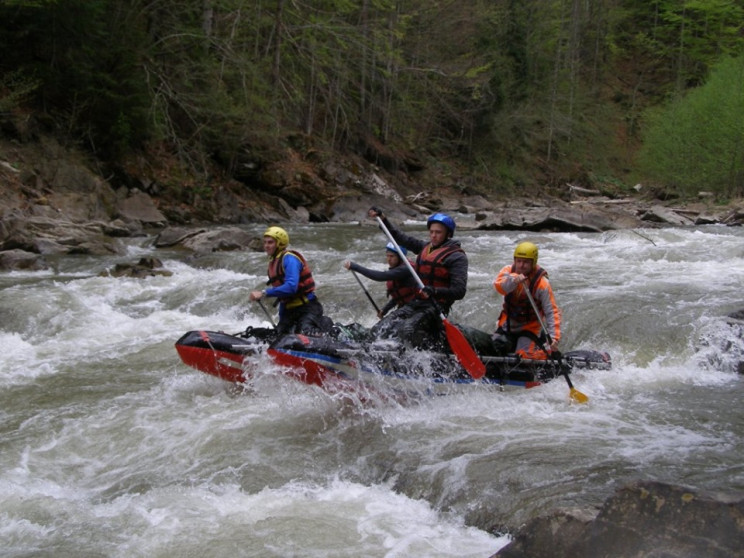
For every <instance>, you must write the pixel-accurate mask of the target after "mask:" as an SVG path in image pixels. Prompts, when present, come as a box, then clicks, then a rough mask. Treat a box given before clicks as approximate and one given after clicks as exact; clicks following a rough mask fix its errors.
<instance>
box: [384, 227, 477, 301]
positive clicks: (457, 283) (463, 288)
mask: <svg viewBox="0 0 744 558" xmlns="http://www.w3.org/2000/svg"><path fill="white" fill-rule="evenodd" d="M382 222H383V223H384V225H385V226H386V227H387V229H388V230H389V231H390V234H391V235H392V237H393V238H394V239H395V241H396V242H397V243H398V244H399V245H401V246H404V247H406V248H407V249H408V250H410V251H411V252H413V253H414V254H420V253H421V252H422V251H423V250H424V248H426V247H427V246H429V245H430V244H431V242H429V241H426V240H420V239H418V238H416V237H413V236H410V235H408V234H406V233H404V232H401V231H399V230H398V229H396V228H395V227H394V226H392V225H391V224H390V223H389V222H388V220H387V219H383V220H382ZM441 246H456V247H457V248H460V242H459V241H457V240H452V239H451V238H450V239H449V240H447V241H445V242H443V243H442V245H441ZM443 264H444V266H445V267H446V268H447V271H448V273H449V286H448V287H437V288H436V297H437V298H442V299H445V300H446V301H447V302H446V304H447V306H449V305H451V304H452V303H453V302H454V301H455V300H461V299H463V298H465V293H466V292H467V290H468V256H467V255H466V254H465V252H463V251H457V252H453V253H451V254H449V255H448V256H447V257H446V258H445V260H444V262H443Z"/></svg>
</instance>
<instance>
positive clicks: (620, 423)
mask: <svg viewBox="0 0 744 558" xmlns="http://www.w3.org/2000/svg"><path fill="white" fill-rule="evenodd" d="M264 227H265V225H261V226H255V227H248V228H249V229H250V230H251V231H253V232H255V233H256V235H257V236H259V235H260V233H261V232H262V231H263V229H264ZM418 230H420V231H421V235H422V236H423V235H424V232H423V227H418ZM289 232H290V235H291V237H292V244H293V246H294V247H296V248H298V249H300V250H302V251H303V253H304V254H305V255H306V256H307V257H308V259H309V260H310V262H311V263H312V264H313V267H314V273H315V276H316V280H317V282H318V283H319V288H318V293H319V296H320V299H321V300H322V302H323V303H324V305H325V307H326V313H327V314H329V315H330V316H332V317H333V318H335V319H336V320H337V321H340V322H342V323H350V322H355V321H356V322H360V323H362V324H365V325H372V324H373V323H374V310H373V309H372V306H371V305H370V304H369V302H368V301H367V299H366V297H365V296H364V293H363V292H362V290H361V289H360V287H359V285H358V284H357V282H356V281H355V279H354V277H353V276H352V275H351V274H350V273H349V272H347V271H345V270H344V269H343V267H342V263H343V261H344V260H345V259H347V258H349V257H351V258H352V259H354V260H355V261H358V262H360V263H362V264H363V265H368V266H377V267H378V268H379V269H383V268H384V267H385V266H384V263H383V262H384V252H383V250H384V245H385V237H384V235H383V234H382V233H381V232H380V231H379V230H378V229H377V228H376V227H375V226H373V225H372V224H364V225H363V226H360V225H309V226H302V227H291V228H289ZM459 236H460V238H461V240H462V242H463V245H464V247H465V249H466V250H467V252H468V254H469V257H470V275H469V290H468V294H467V296H466V298H465V300H463V301H461V302H459V303H458V304H456V306H455V307H454V309H453V313H452V315H451V319H452V320H453V321H459V322H462V323H466V324H468V325H472V326H476V327H479V328H482V329H487V330H491V329H492V328H493V323H494V321H495V319H496V317H497V314H498V309H499V307H500V304H501V300H500V298H499V297H498V295H497V294H496V293H495V291H494V290H493V289H492V287H491V282H492V280H493V278H494V276H495V274H496V272H497V271H498V269H500V267H501V266H502V265H503V264H504V263H506V262H508V261H510V259H511V254H512V251H513V249H514V246H515V243H516V242H518V241H521V240H531V241H534V242H536V243H537V244H538V245H539V246H540V263H541V264H542V265H543V266H544V267H546V268H547V269H548V270H549V272H550V277H551V281H552V284H553V286H554V289H555V291H556V297H557V300H558V303H559V305H560V306H561V307H562V308H563V314H564V331H565V334H564V339H563V343H562V348H563V350H568V349H579V348H592V349H598V350H605V351H608V352H609V353H610V354H611V355H612V357H613V362H614V368H613V370H611V371H595V372H577V373H576V374H574V375H573V382H574V385H575V387H576V388H577V389H578V390H580V391H581V392H582V393H584V394H586V395H587V396H588V397H589V402H588V403H587V404H585V405H577V404H570V402H569V398H568V393H569V392H568V388H567V386H566V383H565V382H564V381H563V380H562V379H559V380H556V381H554V382H551V383H550V384H548V385H545V386H541V387H539V388H535V389H532V390H522V391H512V392H506V393H501V392H498V391H485V390H483V391H473V392H470V393H467V394H453V395H448V396H444V397H436V398H423V399H421V400H418V401H409V402H406V403H402V402H397V403H393V402H382V401H366V402H364V403H362V402H359V401H357V400H355V399H354V398H351V397H348V396H347V397H341V396H331V395H328V394H327V393H325V392H323V391H321V390H320V389H318V388H315V387H309V386H306V385H303V384H300V383H298V382H295V381H293V380H289V379H285V378H283V377H282V376H281V375H280V374H279V373H278V372H277V370H275V369H272V367H271V366H269V365H267V366H266V367H264V369H263V372H262V373H261V375H260V376H259V377H258V378H257V379H256V381H255V383H254V385H253V386H252V387H251V388H250V389H236V388H234V387H232V386H231V385H230V384H228V383H226V382H223V381H221V380H219V379H216V378H213V377H210V376H207V375H205V374H202V373H201V372H198V371H196V370H193V369H191V368H188V367H186V366H185V365H183V364H181V363H180V360H179V358H178V356H177V354H176V352H175V350H174V347H173V343H174V341H176V339H177V338H178V337H180V335H181V334H182V333H184V332H186V331H187V330H190V329H203V328H206V329H219V330H224V331H227V332H233V333H234V332H238V331H241V330H243V329H244V328H245V327H246V326H249V325H253V326H258V325H267V324H268V322H267V320H266V316H265V315H264V313H263V312H262V311H261V308H260V307H258V306H255V305H254V306H251V305H250V304H249V303H248V302H247V299H248V292H249V290H251V289H254V288H257V287H259V286H261V285H262V284H263V281H264V277H265V269H266V258H265V256H264V254H263V253H253V252H232V253H218V254H213V255H208V256H203V257H199V258H194V257H191V256H190V254H189V253H187V252H183V251H177V250H156V249H154V248H152V243H153V238H138V239H129V240H128V241H127V242H128V254H127V256H125V257H108V258H103V257H84V256H76V257H65V258H63V259H60V260H58V261H55V262H53V263H54V270H53V271H40V272H33V273H31V272H28V273H26V272H24V273H21V272H13V273H5V274H2V275H0V315H1V316H2V321H1V322H0V347H1V348H2V351H1V354H0V417H1V419H2V420H1V421H0V424H1V426H0V429H1V430H0V432H1V437H0V502H2V505H1V506H0V556H3V557H8V556H14V557H15V556H18V557H20V556H24V557H25V556H35V557H36V556H54V557H66V556H69V557H92V556H116V557H130V556H147V557H153V556H156V557H157V556H161V557H166V556H181V557H188V556H193V557H203V556H210V557H235V556H262V557H263V556H277V557H279V556H281V557H286V556H303V557H312V556H317V557H346V556H350V557H351V556H354V557H357V556H365V557H366V556H369V557H377V556H389V557H394V556H400V557H404V556H405V557H410V556H416V557H419V556H420V557H440V556H441V557H444V556H452V557H455V556H456V557H465V556H473V557H483V558H485V557H487V556H490V555H491V554H493V553H494V552H496V551H497V550H498V549H499V548H501V547H502V546H504V545H505V544H506V543H507V542H508V541H509V533H514V532H515V531H516V529H517V528H518V527H519V526H520V525H522V524H524V523H525V522H526V521H527V520H529V519H530V518H532V517H535V516H537V515H539V514H543V513H547V512H549V511H551V510H554V509H556V508H565V507H582V508H591V507H596V506H599V505H601V503H602V502H603V501H604V500H605V499H606V498H607V497H609V496H610V495H612V494H613V493H614V491H615V490H616V489H617V488H618V487H621V486H623V485H625V484H626V483H628V482H631V481H634V480H638V479H643V480H658V481H664V482H671V483H680V484H684V485H687V486H689V487H692V488H695V489H699V490H720V491H724V492H725V491H730V490H742V489H744V446H743V442H742V439H743V438H742V437H743V435H744V407H742V399H743V397H744V377H743V376H740V375H739V374H737V371H736V365H737V363H738V361H739V360H744V357H743V356H742V353H744V342H742V340H741V339H740V338H739V337H738V336H737V333H739V334H740V333H741V329H739V328H737V327H736V326H730V325H728V324H727V323H726V321H725V319H724V316H725V315H726V314H727V313H729V312H732V311H735V310H738V309H741V308H744V297H742V285H744V242H743V240H744V229H742V228H725V227H705V228H691V229H663V230H650V229H644V230H636V231H615V232H607V233H604V234H565V233H564V234H547V233H535V234H528V233H516V232H477V231H472V232H469V231H464V232H462V233H461V234H459ZM142 256H156V257H158V258H160V259H161V260H162V261H163V263H164V265H165V267H166V268H167V269H168V270H170V271H172V272H173V275H172V276H171V277H153V278H148V279H140V280H137V279H114V278H107V277H99V276H98V274H99V273H100V272H101V271H103V270H104V269H107V268H110V267H112V266H113V265H114V264H116V263H133V262H136V261H137V260H138V259H139V258H140V257H142ZM363 281H365V284H366V285H367V286H368V288H369V290H370V292H371V293H372V294H373V295H374V296H375V297H376V298H377V301H378V303H380V304H381V303H383V302H384V298H383V291H384V288H383V286H382V285H381V284H375V283H371V282H368V281H366V280H364V279H363Z"/></svg>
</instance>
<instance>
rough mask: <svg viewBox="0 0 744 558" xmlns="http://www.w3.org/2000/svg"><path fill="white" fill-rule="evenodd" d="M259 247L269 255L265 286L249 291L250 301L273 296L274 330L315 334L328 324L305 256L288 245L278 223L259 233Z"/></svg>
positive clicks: (287, 239) (286, 236)
mask: <svg viewBox="0 0 744 558" xmlns="http://www.w3.org/2000/svg"><path fill="white" fill-rule="evenodd" d="M263 248H264V252H266V255H267V256H269V268H268V276H269V279H268V281H267V282H266V284H267V285H268V288H266V289H264V290H262V291H251V294H250V297H249V299H250V301H251V302H254V301H256V300H261V299H262V298H264V297H270V298H275V299H276V302H275V303H274V304H275V305H277V304H278V305H279V323H277V325H276V333H277V334H280V335H283V334H286V333H304V334H311V335H313V334H318V333H321V332H323V331H326V330H327V329H328V328H329V325H330V324H329V322H331V320H330V319H329V318H327V317H325V316H324V315H323V305H322V304H321V303H320V301H319V300H318V298H317V296H316V295H315V281H314V279H313V274H312V271H311V270H310V266H309V265H308V263H307V260H306V259H305V258H304V257H303V256H302V254H300V253H299V252H297V251H295V250H291V249H289V235H288V234H287V231H285V230H284V229H282V228H281V227H269V228H267V229H266V231H265V232H264V234H263Z"/></svg>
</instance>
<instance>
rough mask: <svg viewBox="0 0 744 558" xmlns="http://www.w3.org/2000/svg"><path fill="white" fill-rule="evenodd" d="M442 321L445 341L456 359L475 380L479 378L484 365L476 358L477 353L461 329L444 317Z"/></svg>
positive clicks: (481, 375)
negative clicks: (445, 336)
mask: <svg viewBox="0 0 744 558" xmlns="http://www.w3.org/2000/svg"><path fill="white" fill-rule="evenodd" d="M442 321H443V323H444V330H445V332H446V333H447V341H448V342H449V346H450V348H451V349H452V352H453V353H454V354H455V356H456V357H457V361H458V362H459V363H460V364H461V365H462V367H463V368H464V369H465V370H467V372H468V374H470V375H471V376H472V377H473V378H475V379H476V380H480V379H481V378H482V377H483V376H484V374H485V373H486V365H485V364H483V361H481V359H480V358H478V355H477V354H476V353H475V351H474V350H473V347H471V346H470V343H469V342H468V340H467V339H466V338H465V335H464V334H463V333H462V331H460V330H459V329H457V327H456V326H454V325H453V324H451V323H450V322H449V320H447V319H446V318H445V319H443V320H442Z"/></svg>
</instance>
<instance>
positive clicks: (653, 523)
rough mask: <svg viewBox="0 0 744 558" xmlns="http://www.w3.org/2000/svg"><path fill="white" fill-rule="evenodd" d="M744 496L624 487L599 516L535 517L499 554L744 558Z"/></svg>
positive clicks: (653, 485) (660, 486) (503, 557)
mask: <svg viewBox="0 0 744 558" xmlns="http://www.w3.org/2000/svg"><path fill="white" fill-rule="evenodd" d="M743 518H744V495H743V494H734V495H719V494H703V493H697V492H695V491H693V490H689V489H687V488H685V487H681V486H675V485H668V484H664V483H658V482H637V483H634V484H631V485H629V486H626V487H623V488H621V489H619V490H618V491H617V492H616V493H615V494H614V495H613V496H612V497H610V498H609V499H608V500H607V501H606V502H605V504H604V505H603V506H602V508H601V509H600V510H599V513H598V514H597V516H596V517H595V518H594V519H588V518H587V517H580V516H578V515H577V514H571V513H566V512H565V511H561V512H556V513H554V514H551V515H550V516H547V517H541V518H536V519H534V520H532V521H531V522H530V523H528V524H527V525H526V526H525V527H524V528H523V529H522V530H520V532H519V533H517V535H516V536H515V538H514V540H513V541H512V542H511V543H509V544H508V545H507V546H505V547H504V548H502V549H501V550H500V551H499V552H498V553H496V554H495V556H497V557H499V558H517V557H520V558H522V557H524V558H527V557H529V558H543V557H545V558H563V557H566V558H601V557H608V558H610V557H611V558H626V557H627V558H645V557H648V558H650V557H662V556H669V557H672V556H674V557H678V558H682V557H689V558H694V557H699V556H705V557H706V558H730V557H735V556H744V521H743Z"/></svg>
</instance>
